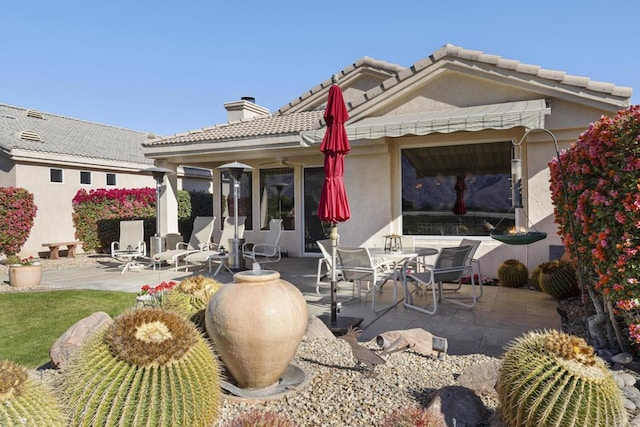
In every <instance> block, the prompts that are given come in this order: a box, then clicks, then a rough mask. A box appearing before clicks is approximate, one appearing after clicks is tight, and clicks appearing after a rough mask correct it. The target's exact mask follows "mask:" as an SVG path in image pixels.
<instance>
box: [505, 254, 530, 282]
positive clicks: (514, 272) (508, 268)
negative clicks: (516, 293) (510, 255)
mask: <svg viewBox="0 0 640 427" xmlns="http://www.w3.org/2000/svg"><path fill="white" fill-rule="evenodd" d="M498 279H499V280H500V286H505V287H507V288H519V287H521V286H524V285H526V284H527V283H528V282H529V271H528V270H527V266H526V265H524V264H523V263H521V262H520V261H518V260H517V259H508V260H506V261H504V262H503V263H502V264H501V265H500V267H498Z"/></svg>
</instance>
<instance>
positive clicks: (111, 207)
mask: <svg viewBox="0 0 640 427" xmlns="http://www.w3.org/2000/svg"><path fill="white" fill-rule="evenodd" d="M194 194H198V196H194ZM205 194H206V195H207V196H208V198H209V199H211V194H208V193H189V192H187V191H184V190H179V191H178V193H177V196H176V197H177V200H178V224H179V228H180V232H181V233H182V235H183V236H188V235H191V229H192V227H193V224H192V223H193V218H195V217H196V216H198V215H211V213H210V212H211V211H212V210H213V209H212V208H211V209H209V211H208V212H209V213H207V214H202V213H200V212H195V211H194V210H193V209H192V206H193V203H192V199H193V198H194V197H195V198H196V199H205V198H206V196H204V195H205ZM72 203H73V214H72V218H73V225H74V227H75V229H76V238H77V239H78V240H81V241H82V242H83V249H84V250H86V251H90V250H97V249H102V248H108V247H109V245H110V244H111V242H114V241H117V240H118V238H119V235H120V221H123V220H132V219H142V220H144V230H145V236H144V239H145V241H147V242H148V241H149V238H150V237H151V236H152V235H154V234H155V231H156V191H155V189H154V188H151V187H144V188H134V189H121V188H116V189H110V190H106V189H97V190H91V191H89V192H87V191H86V190H85V189H80V190H78V192H77V193H76V195H75V197H74V198H73V201H72ZM211 203H212V202H211ZM196 206H198V207H201V206H203V204H202V203H200V202H199V203H197V204H196Z"/></svg>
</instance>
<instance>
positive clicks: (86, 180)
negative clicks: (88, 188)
mask: <svg viewBox="0 0 640 427" xmlns="http://www.w3.org/2000/svg"><path fill="white" fill-rule="evenodd" d="M80 184H85V185H91V172H85V171H80Z"/></svg>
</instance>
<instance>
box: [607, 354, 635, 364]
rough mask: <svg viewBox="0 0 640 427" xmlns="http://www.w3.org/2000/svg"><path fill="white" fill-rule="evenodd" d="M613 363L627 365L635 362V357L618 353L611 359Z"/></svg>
mask: <svg viewBox="0 0 640 427" xmlns="http://www.w3.org/2000/svg"><path fill="white" fill-rule="evenodd" d="M611 361H612V362H615V363H620V364H622V365H626V364H627V363H631V362H632V361H633V356H632V355H630V354H629V353H625V352H622V353H618V354H616V355H615V356H613V357H612V358H611Z"/></svg>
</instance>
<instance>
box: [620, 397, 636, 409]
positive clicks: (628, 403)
mask: <svg viewBox="0 0 640 427" xmlns="http://www.w3.org/2000/svg"><path fill="white" fill-rule="evenodd" d="M622 403H624V407H625V408H627V409H628V410H629V411H635V409H636V404H635V403H633V402H632V401H631V400H629V399H627V398H626V397H623V398H622Z"/></svg>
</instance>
